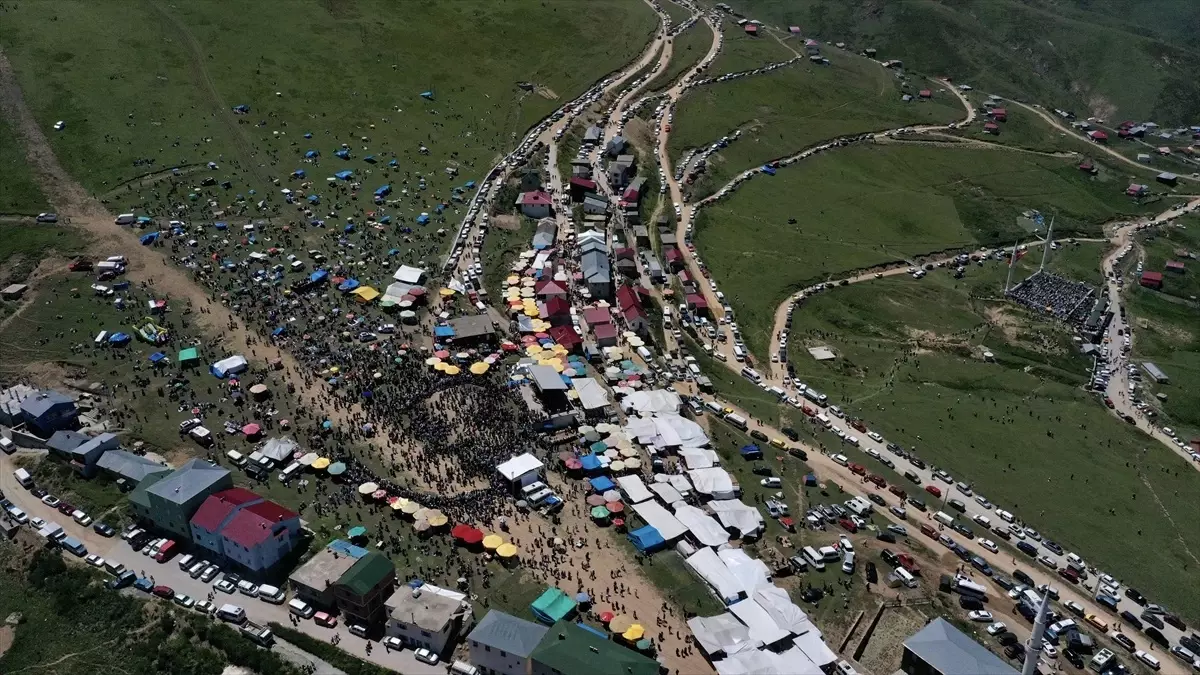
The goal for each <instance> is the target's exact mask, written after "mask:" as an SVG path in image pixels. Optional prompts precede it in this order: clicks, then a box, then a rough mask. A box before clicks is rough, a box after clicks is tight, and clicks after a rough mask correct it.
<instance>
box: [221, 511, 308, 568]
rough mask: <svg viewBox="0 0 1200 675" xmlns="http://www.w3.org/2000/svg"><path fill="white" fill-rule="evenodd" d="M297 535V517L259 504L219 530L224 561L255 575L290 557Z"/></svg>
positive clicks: (294, 514) (289, 512) (298, 527)
mask: <svg viewBox="0 0 1200 675" xmlns="http://www.w3.org/2000/svg"><path fill="white" fill-rule="evenodd" d="M299 534H300V515H299V514H298V513H296V512H295V511H292V510H291V509H288V508H286V507H283V506H280V505H279V504H276V503H275V502H271V501H261V502H258V503H256V504H251V505H250V506H247V507H246V508H244V509H242V510H240V511H238V512H237V513H236V514H234V516H233V518H232V519H231V520H230V521H229V524H228V525H226V526H225V527H224V529H222V530H221V539H222V545H223V548H224V553H225V557H226V558H227V559H229V560H231V561H233V562H235V563H238V564H240V565H242V566H244V567H245V568H247V569H250V570H253V571H256V572H258V571H262V570H268V569H271V568H272V567H274V566H275V564H276V563H278V562H279V561H280V559H282V558H283V557H284V556H286V555H287V554H288V553H290V552H291V551H292V548H293V547H294V546H295V545H296V541H297V540H298V539H299Z"/></svg>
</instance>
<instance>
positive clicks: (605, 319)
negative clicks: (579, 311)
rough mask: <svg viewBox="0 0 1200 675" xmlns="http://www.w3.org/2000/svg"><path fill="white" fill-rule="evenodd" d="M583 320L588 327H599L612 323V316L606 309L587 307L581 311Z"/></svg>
mask: <svg viewBox="0 0 1200 675" xmlns="http://www.w3.org/2000/svg"><path fill="white" fill-rule="evenodd" d="M583 320H584V321H585V322H587V325H589V326H599V325H600V324H602V323H612V314H610V313H609V311H608V308H607V307H589V308H587V309H585V310H583Z"/></svg>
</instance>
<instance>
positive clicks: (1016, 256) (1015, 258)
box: [1013, 248, 1029, 265]
mask: <svg viewBox="0 0 1200 675" xmlns="http://www.w3.org/2000/svg"><path fill="white" fill-rule="evenodd" d="M1026 253H1029V249H1027V248H1023V249H1021V250H1020V251H1017V252H1016V253H1014V254H1013V264H1014V265H1015V264H1016V263H1017V261H1018V260H1020V259H1021V258H1024V257H1025V254H1026Z"/></svg>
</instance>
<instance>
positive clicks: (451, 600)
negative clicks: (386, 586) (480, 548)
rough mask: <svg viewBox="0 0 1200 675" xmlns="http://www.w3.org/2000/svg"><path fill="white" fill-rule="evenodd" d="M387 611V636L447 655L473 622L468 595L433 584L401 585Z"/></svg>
mask: <svg viewBox="0 0 1200 675" xmlns="http://www.w3.org/2000/svg"><path fill="white" fill-rule="evenodd" d="M388 610H389V611H388V622H387V628H386V632H387V634H388V635H390V636H392V637H398V638H400V639H401V640H403V641H404V644H406V645H408V646H410V647H413V648H417V647H424V648H425V649H428V650H430V651H432V652H434V653H436V654H444V653H445V652H446V648H447V647H448V646H453V645H454V643H455V642H456V641H457V639H458V636H459V633H460V632H461V631H462V630H463V629H464V628H465V627H466V626H467V625H469V624H470V621H471V603H470V602H469V601H468V600H467V596H466V595H464V594H462V593H459V592H457V591H451V590H447V589H445V588H440V587H438V586H434V585H433V584H419V585H409V586H406V587H404V588H402V589H401V590H400V591H398V592H397V593H394V594H393V595H392V598H391V601H390V602H389V603H388Z"/></svg>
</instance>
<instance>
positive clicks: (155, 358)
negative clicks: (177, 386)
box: [150, 352, 167, 363]
mask: <svg viewBox="0 0 1200 675" xmlns="http://www.w3.org/2000/svg"><path fill="white" fill-rule="evenodd" d="M165 358H167V355H166V354H164V353H162V352H154V353H153V354H151V355H150V363H158V362H160V361H162V360H163V359H165Z"/></svg>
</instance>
